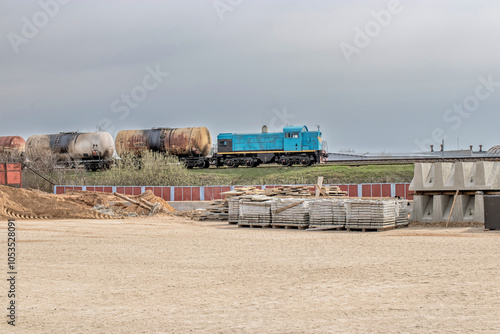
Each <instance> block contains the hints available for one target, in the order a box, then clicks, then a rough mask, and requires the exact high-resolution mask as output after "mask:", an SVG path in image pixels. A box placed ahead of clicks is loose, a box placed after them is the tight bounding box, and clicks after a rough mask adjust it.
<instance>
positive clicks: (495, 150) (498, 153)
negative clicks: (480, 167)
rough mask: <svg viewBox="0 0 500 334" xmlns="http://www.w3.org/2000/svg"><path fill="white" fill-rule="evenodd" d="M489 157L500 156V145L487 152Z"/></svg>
mask: <svg viewBox="0 0 500 334" xmlns="http://www.w3.org/2000/svg"><path fill="white" fill-rule="evenodd" d="M486 155H487V156H500V145H496V146H493V147H492V148H490V149H489V150H488V152H486Z"/></svg>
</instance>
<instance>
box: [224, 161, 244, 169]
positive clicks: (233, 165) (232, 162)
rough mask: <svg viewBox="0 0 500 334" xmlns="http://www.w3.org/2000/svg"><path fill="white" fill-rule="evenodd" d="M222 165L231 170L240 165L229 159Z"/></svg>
mask: <svg viewBox="0 0 500 334" xmlns="http://www.w3.org/2000/svg"><path fill="white" fill-rule="evenodd" d="M224 165H226V166H227V167H231V168H237V167H238V166H239V165H240V163H239V162H238V161H237V160H233V159H229V160H226V161H224Z"/></svg>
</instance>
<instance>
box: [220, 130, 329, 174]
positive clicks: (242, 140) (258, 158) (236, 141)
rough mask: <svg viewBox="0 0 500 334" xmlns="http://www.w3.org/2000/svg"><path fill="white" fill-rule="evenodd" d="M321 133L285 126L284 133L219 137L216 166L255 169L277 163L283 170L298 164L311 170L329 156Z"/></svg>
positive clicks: (230, 134) (234, 134) (225, 135)
mask: <svg viewBox="0 0 500 334" xmlns="http://www.w3.org/2000/svg"><path fill="white" fill-rule="evenodd" d="M321 135H322V134H321V132H320V131H319V129H318V131H309V129H308V128H307V126H287V127H284V128H283V132H274V133H269V132H268V131H267V126H264V127H263V128H262V133H249V134H236V133H221V134H219V135H218V136H217V153H216V154H214V157H213V159H214V164H215V165H216V166H218V167H219V166H224V165H225V166H228V167H238V166H241V165H244V166H248V167H257V166H258V165H260V164H267V163H279V164H281V165H283V166H292V165H294V164H300V165H304V166H310V165H312V164H315V163H322V162H324V160H325V158H326V157H327V156H328V154H327V153H326V152H325V151H324V150H323V142H322V138H321Z"/></svg>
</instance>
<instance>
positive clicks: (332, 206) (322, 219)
mask: <svg viewBox="0 0 500 334" xmlns="http://www.w3.org/2000/svg"><path fill="white" fill-rule="evenodd" d="M345 203H346V200H340V199H319V200H314V201H312V202H311V203H310V206H309V208H310V210H309V227H344V225H345V221H346V209H345Z"/></svg>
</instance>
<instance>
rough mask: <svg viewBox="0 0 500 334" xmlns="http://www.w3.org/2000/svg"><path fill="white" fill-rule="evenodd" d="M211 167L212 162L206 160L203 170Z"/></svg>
mask: <svg viewBox="0 0 500 334" xmlns="http://www.w3.org/2000/svg"><path fill="white" fill-rule="evenodd" d="M208 167H210V162H209V161H208V160H205V164H204V165H203V168H208Z"/></svg>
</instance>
